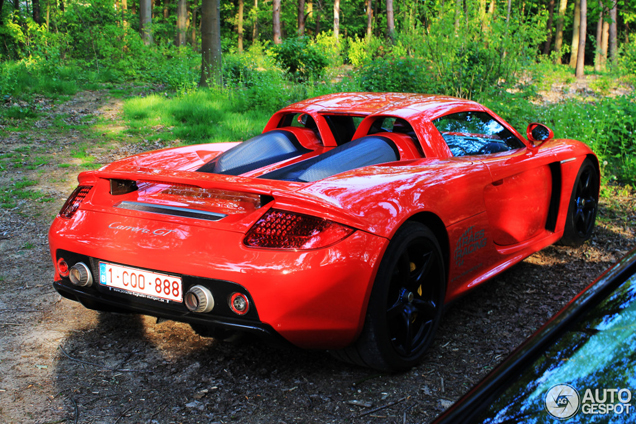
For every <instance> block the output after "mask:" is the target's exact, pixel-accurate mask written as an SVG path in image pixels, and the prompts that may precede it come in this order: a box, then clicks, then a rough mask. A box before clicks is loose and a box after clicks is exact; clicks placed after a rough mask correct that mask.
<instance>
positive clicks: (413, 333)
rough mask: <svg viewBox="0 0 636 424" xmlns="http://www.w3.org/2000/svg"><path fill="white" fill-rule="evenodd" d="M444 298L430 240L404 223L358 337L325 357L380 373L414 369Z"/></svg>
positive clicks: (442, 274)
mask: <svg viewBox="0 0 636 424" xmlns="http://www.w3.org/2000/svg"><path fill="white" fill-rule="evenodd" d="M445 294H446V270H445V266H444V259H443V257H442V250H441V248H440V246H439V243H438V242H437V240H436V238H435V235H434V234H433V232H432V231H431V230H430V229H429V228H428V227H426V226H425V225H423V224H420V223H418V222H406V223H405V224H404V225H403V226H402V227H400V229H399V230H398V231H397V232H396V233H395V235H394V236H393V238H392V240H391V242H390V243H389V246H388V247H387V250H386V252H385V253H384V256H383V257H382V262H381V263H380V268H379V269H378V273H377V276H376V278H375V282H374V284H373V289H372V291H371V297H370V299H369V305H368V307H367V315H366V319H365V322H364V327H363V329H362V333H361V335H360V337H359V338H358V340H357V341H356V342H355V343H354V344H353V345H351V346H349V347H347V348H345V349H341V350H338V351H332V352H331V354H332V355H333V356H335V357H336V358H338V359H340V360H343V361H346V362H350V363H353V364H357V365H361V366H365V367H370V368H375V369H378V370H381V371H401V370H406V369H409V368H411V367H412V366H414V365H417V364H418V363H419V362H420V361H421V360H422V358H423V357H424V354H425V352H426V349H427V348H428V347H429V346H430V344H431V342H432V341H433V338H434V337H435V331H436V330H437V327H438V326H439V322H440V319H441V316H442V310H443V306H444V296H445Z"/></svg>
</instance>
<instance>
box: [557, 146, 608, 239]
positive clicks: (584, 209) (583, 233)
mask: <svg viewBox="0 0 636 424" xmlns="http://www.w3.org/2000/svg"><path fill="white" fill-rule="evenodd" d="M598 192H599V179H598V171H597V170H596V167H595V166H594V164H593V163H592V161H591V160H590V159H585V161H584V162H583V164H582V165H581V168H580V169H579V173H578V174H577V176H576V180H575V181H574V187H573V188H572V194H571V196H570V203H569V206H568V215H567V217H566V220H565V229H564V231H563V237H562V238H561V240H560V241H559V244H562V245H564V246H573V247H578V246H580V245H582V244H583V243H585V241H586V240H588V239H589V238H590V237H591V236H592V232H593V231H594V221H595V220H596V213H597V211H598Z"/></svg>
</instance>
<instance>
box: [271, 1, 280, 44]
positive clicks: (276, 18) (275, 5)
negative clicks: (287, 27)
mask: <svg viewBox="0 0 636 424" xmlns="http://www.w3.org/2000/svg"><path fill="white" fill-rule="evenodd" d="M272 21H273V25H274V44H280V43H281V42H282V41H281V39H280V0H274V1H273V2H272Z"/></svg>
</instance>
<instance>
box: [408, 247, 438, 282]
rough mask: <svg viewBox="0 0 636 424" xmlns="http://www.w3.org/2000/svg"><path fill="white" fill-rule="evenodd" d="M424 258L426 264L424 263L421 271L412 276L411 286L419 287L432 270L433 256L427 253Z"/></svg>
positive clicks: (410, 279) (418, 270)
mask: <svg viewBox="0 0 636 424" xmlns="http://www.w3.org/2000/svg"><path fill="white" fill-rule="evenodd" d="M423 258H424V262H423V263H422V266H421V267H420V269H417V270H416V272H415V274H413V275H411V276H410V278H409V286H415V287H418V286H419V285H420V283H421V282H422V279H423V278H424V276H425V275H427V274H428V271H429V270H430V269H431V265H432V263H433V255H431V252H428V253H425V254H424V256H423Z"/></svg>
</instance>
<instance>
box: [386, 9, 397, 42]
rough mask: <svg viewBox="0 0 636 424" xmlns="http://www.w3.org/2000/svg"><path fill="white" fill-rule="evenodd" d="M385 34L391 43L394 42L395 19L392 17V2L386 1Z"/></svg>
mask: <svg viewBox="0 0 636 424" xmlns="http://www.w3.org/2000/svg"><path fill="white" fill-rule="evenodd" d="M386 32H387V35H388V36H389V40H391V43H393V42H394V41H395V18H394V16H393V0H386Z"/></svg>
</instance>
